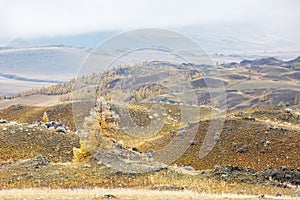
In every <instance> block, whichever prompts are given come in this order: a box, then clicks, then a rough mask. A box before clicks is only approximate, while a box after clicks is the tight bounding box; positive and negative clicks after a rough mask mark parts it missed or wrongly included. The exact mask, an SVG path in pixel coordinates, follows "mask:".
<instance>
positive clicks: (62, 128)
mask: <svg viewBox="0 0 300 200" xmlns="http://www.w3.org/2000/svg"><path fill="white" fill-rule="evenodd" d="M56 131H57V132H59V133H66V132H67V130H66V129H65V128H64V127H62V126H59V127H57V128H56Z"/></svg>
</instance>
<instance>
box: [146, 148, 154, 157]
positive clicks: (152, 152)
mask: <svg viewBox="0 0 300 200" xmlns="http://www.w3.org/2000/svg"><path fill="white" fill-rule="evenodd" d="M147 156H148V157H149V158H152V157H153V156H154V150H152V149H149V150H148V151H147Z"/></svg>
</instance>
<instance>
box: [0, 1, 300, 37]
mask: <svg viewBox="0 0 300 200" xmlns="http://www.w3.org/2000/svg"><path fill="white" fill-rule="evenodd" d="M0 9H1V11H0V42H2V43H3V42H4V41H7V42H8V41H11V40H14V39H16V38H38V37H56V36H68V35H76V34H83V33H90V32H101V31H113V30H116V31H126V30H133V29H136V28H168V29H174V30H180V31H183V32H186V33H188V34H190V35H193V34H194V35H197V34H198V32H199V33H201V31H203V29H204V30H205V28H207V27H214V26H224V27H225V28H226V29H230V31H228V33H225V34H229V35H230V34H232V33H234V32H239V31H242V29H244V28H246V29H247V28H248V29H250V30H249V31H253V33H256V32H260V34H261V33H266V34H271V35H272V37H281V38H285V39H288V40H292V41H293V40H295V41H296V40H298V39H299V35H300V28H299V19H300V1H297V0H226V1H224V0H206V1H201V0H26V1H23V0H0ZM185 27H189V29H188V31H186V29H185ZM249 27H250V28H249ZM199 30H201V31H199ZM213 30H214V29H213V28H210V31H211V32H212V31H213ZM224 30H225V29H219V30H218V31H219V32H220V33H221V32H224ZM241 34H242V33H241ZM247 34H248V33H247ZM274 35H275V36H274ZM233 36H234V35H233ZM266 37H268V36H266Z"/></svg>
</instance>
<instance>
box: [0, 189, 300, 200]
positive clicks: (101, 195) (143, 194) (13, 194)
mask: <svg viewBox="0 0 300 200" xmlns="http://www.w3.org/2000/svg"><path fill="white" fill-rule="evenodd" d="M105 195H113V196H115V197H116V198H117V199H125V200H129V199H140V200H144V199H145V200H146V199H147V200H152V199H153V200H171V199H183V200H184V199H207V200H209V199H211V200H213V199H214V200H215V199H235V200H238V199H243V200H244V199H249V200H252V199H255V198H258V196H255V195H240V194H229V193H223V194H209V193H196V192H192V191H189V190H184V191H158V190H145V189H121V188H120V189H102V188H94V189H73V190H71V189H11V190H1V191H0V199H107V198H106V196H105ZM265 199H278V200H280V199H284V200H296V199H297V198H296V197H287V196H281V197H275V196H268V195H266V196H265Z"/></svg>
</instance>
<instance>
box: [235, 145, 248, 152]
mask: <svg viewBox="0 0 300 200" xmlns="http://www.w3.org/2000/svg"><path fill="white" fill-rule="evenodd" d="M249 148H250V146H248V145H243V146H242V147H240V148H238V149H237V152H238V153H246V152H247V151H248V150H249Z"/></svg>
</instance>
